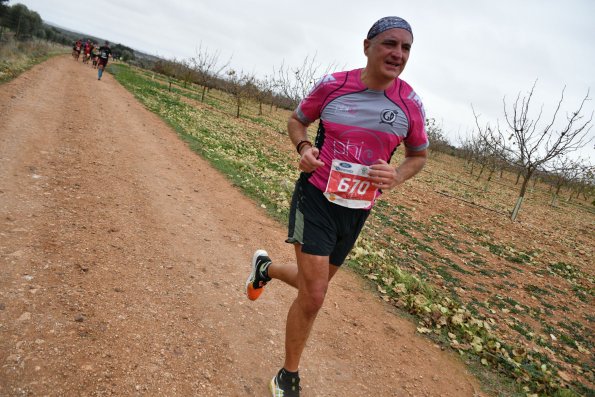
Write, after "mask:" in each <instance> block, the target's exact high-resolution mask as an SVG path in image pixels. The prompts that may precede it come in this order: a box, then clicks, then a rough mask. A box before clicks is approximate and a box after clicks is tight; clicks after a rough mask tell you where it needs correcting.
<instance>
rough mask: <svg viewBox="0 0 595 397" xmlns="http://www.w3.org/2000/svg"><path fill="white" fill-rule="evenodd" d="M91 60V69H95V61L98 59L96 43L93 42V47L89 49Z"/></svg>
mask: <svg viewBox="0 0 595 397" xmlns="http://www.w3.org/2000/svg"><path fill="white" fill-rule="evenodd" d="M91 60H92V61H93V69H97V62H98V60H99V47H98V44H96V43H93V48H92V49H91Z"/></svg>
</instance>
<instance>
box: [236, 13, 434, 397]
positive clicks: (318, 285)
mask: <svg viewBox="0 0 595 397" xmlns="http://www.w3.org/2000/svg"><path fill="white" fill-rule="evenodd" d="M412 44H413V33H412V30H411V26H410V25H409V23H407V21H405V20H404V19H402V18H399V17H385V18H382V19H380V20H378V21H377V22H376V23H374V25H372V27H371V28H370V30H369V32H368V34H367V36H366V39H365V40H364V42H363V50H364V54H365V55H366V57H367V63H366V67H365V68H363V69H355V70H350V71H345V72H339V73H333V74H329V75H327V76H324V77H323V78H322V79H321V80H320V81H319V82H318V84H317V85H316V86H315V87H314V89H313V90H312V91H311V92H310V94H309V95H308V96H307V97H306V98H304V99H303V100H302V101H301V102H300V104H299V105H298V107H297V109H296V110H295V111H294V112H293V114H292V115H291V117H290V118H289V121H288V125H287V129H288V132H289V138H290V139H291V142H292V143H293V145H294V146H295V148H296V150H297V152H298V154H299V156H300V162H299V168H300V170H301V171H302V173H301V175H300V178H299V179H298V181H297V183H296V185H295V190H294V193H293V198H292V203H291V209H290V214H289V228H288V229H289V233H288V238H287V240H286V241H287V242H288V243H291V244H293V245H294V248H295V255H296V262H297V266H296V265H295V264H294V263H291V264H285V263H276V262H272V261H271V259H270V258H269V256H268V254H267V252H266V251H264V250H257V251H256V252H255V253H254V256H253V258H252V266H251V273H250V276H249V277H248V280H247V281H246V294H247V296H248V298H249V299H250V300H256V299H258V297H259V296H260V295H261V293H262V291H263V289H264V288H263V287H264V286H265V285H266V284H267V283H268V282H269V281H271V280H272V279H278V280H281V281H284V282H285V283H287V284H289V285H290V286H293V287H296V288H297V289H298V294H297V298H296V299H295V300H294V302H293V304H292V305H291V307H290V308H289V313H288V315H287V323H286V327H285V330H286V334H285V361H284V363H283V367H282V368H281V369H280V370H279V372H278V373H277V374H276V375H275V376H274V377H273V379H272V380H271V381H270V383H269V389H270V391H271V394H270V395H271V396H273V397H298V396H299V395H300V390H301V388H300V377H299V374H298V367H299V364H300V359H301V357H302V352H303V351H304V348H305V346H306V342H307V340H308V338H309V335H310V331H311V330H312V326H313V324H314V320H315V319H316V316H317V314H318V311H319V310H320V308H321V307H322V304H323V303H324V299H325V296H326V292H327V289H328V286H329V282H330V280H331V279H332V278H333V276H334V275H335V273H336V272H337V271H338V270H339V267H340V266H341V265H342V264H343V262H344V261H345V258H346V257H347V255H348V254H349V252H350V251H351V249H352V248H353V245H354V244H355V242H356V240H357V238H358V236H359V233H360V231H361V229H362V227H363V226H364V223H365V222H366V219H367V217H368V215H369V213H370V209H371V208H372V206H373V205H374V203H375V201H376V199H377V198H378V196H380V194H381V193H382V192H383V191H384V192H386V191H388V190H391V189H394V188H397V187H399V186H400V185H401V184H403V183H404V182H405V181H406V180H407V179H409V178H411V177H413V176H414V175H415V174H417V173H418V172H420V171H421V169H422V168H423V166H424V165H425V162H426V156H427V155H426V148H427V147H428V137H427V135H426V131H425V116H424V110H423V107H422V103H421V100H420V99H419V97H418V96H417V94H416V93H415V92H414V91H413V89H412V88H411V86H409V84H407V83H406V82H405V81H403V80H401V79H400V78H399V75H400V74H401V73H402V72H403V69H404V68H405V65H406V64H407V60H408V59H409V53H410V50H411V46H412ZM317 119H318V120H320V122H319V126H318V133H317V136H316V140H315V142H314V143H312V142H310V141H309V140H308V133H307V128H308V125H310V124H311V123H313V122H314V121H315V120H317ZM401 144H404V146H405V159H404V160H403V161H402V162H401V163H400V164H398V165H397V166H396V167H395V166H393V165H390V164H389V162H390V160H391V158H392V156H393V154H394V153H395V151H396V149H397V147H398V146H400V145H401ZM256 321H258V320H256ZM365 348H366V347H365V344H363V345H362V350H363V351H365ZM255 357H262V356H260V355H256V356H255ZM259 360H260V359H259ZM352 364H353V367H354V369H356V368H358V364H359V363H358V361H357V359H356V358H354V359H353V362H352ZM359 369H361V368H359ZM323 377H325V376H324V375H323ZM332 390H333V385H332V384H326V385H320V391H319V392H312V395H330V394H334V393H333V392H332Z"/></svg>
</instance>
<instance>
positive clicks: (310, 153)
mask: <svg viewBox="0 0 595 397" xmlns="http://www.w3.org/2000/svg"><path fill="white" fill-rule="evenodd" d="M287 131H288V132H289V139H291V142H292V143H293V145H294V146H295V147H296V148H297V146H298V145H300V146H299V149H300V151H299V153H300V164H299V168H300V170H302V171H305V172H313V171H314V170H315V169H316V168H318V167H320V166H323V165H324V163H323V162H322V161H320V160H318V155H319V154H320V153H319V151H318V148H316V147H314V146H313V145H311V144H310V143H305V142H304V141H308V126H307V125H306V124H304V123H302V122H301V121H300V120H299V119H298V118H297V116H296V114H295V112H294V113H292V114H291V117H290V118H289V121H288V122H287ZM301 142H304V143H301Z"/></svg>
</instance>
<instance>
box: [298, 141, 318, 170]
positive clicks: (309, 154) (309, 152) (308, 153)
mask: <svg viewBox="0 0 595 397" xmlns="http://www.w3.org/2000/svg"><path fill="white" fill-rule="evenodd" d="M319 155H320V151H319V150H318V148H315V147H313V146H310V147H306V148H305V149H302V157H301V158H300V165H299V168H300V170H302V171H304V172H314V170H316V168H318V167H322V166H324V162H322V161H320V160H318V156H319Z"/></svg>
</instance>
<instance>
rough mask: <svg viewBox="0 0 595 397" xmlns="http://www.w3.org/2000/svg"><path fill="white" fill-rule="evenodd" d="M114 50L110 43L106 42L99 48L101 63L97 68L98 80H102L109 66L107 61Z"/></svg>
mask: <svg viewBox="0 0 595 397" xmlns="http://www.w3.org/2000/svg"><path fill="white" fill-rule="evenodd" d="M111 53H112V50H111V48H110V47H109V41H106V42H105V44H104V45H102V46H101V47H99V63H98V66H97V68H98V69H99V70H97V80H101V76H103V69H104V68H105V67H106V66H107V60H108V58H109V56H110V55H111Z"/></svg>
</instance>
